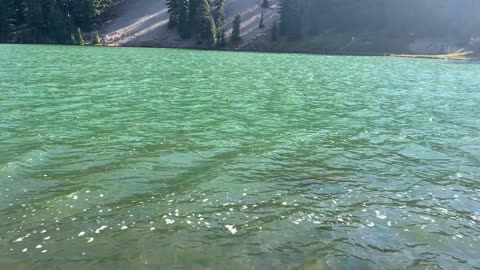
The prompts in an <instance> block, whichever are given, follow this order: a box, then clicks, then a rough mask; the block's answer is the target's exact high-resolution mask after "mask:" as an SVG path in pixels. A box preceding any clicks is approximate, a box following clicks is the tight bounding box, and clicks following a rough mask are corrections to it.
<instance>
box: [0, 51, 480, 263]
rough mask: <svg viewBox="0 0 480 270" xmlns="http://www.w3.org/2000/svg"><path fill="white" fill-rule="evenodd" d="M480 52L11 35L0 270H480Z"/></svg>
mask: <svg viewBox="0 0 480 270" xmlns="http://www.w3.org/2000/svg"><path fill="white" fill-rule="evenodd" d="M479 74H480V65H478V64H463V63H454V62H447V61H430V60H409V59H393V58H384V57H379V58H370V57H330V56H312V55H287V54H285V55H275V54H249V53H230V52H207V51H190V50H171V49H134V48H131V49H129V48H92V47H61V46H13V45H12V46H7V45H2V46H0V91H1V92H0V143H1V144H0V145H1V147H0V149H1V150H0V269H89V270H90V269H107V270H108V269H116V270H117V269H232V270H235V269H401V268H405V269H430V270H433V269H480V256H479V255H480V182H479V181H480V75H479Z"/></svg>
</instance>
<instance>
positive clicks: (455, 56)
mask: <svg viewBox="0 0 480 270" xmlns="http://www.w3.org/2000/svg"><path fill="white" fill-rule="evenodd" d="M0 45H52V46H76V47H104V48H146V49H178V50H195V51H216V52H245V53H268V54H303V55H323V56H358V57H394V58H410V59H431V60H455V61H467V62H476V61H480V55H478V54H475V53H473V52H472V51H467V52H460V53H451V54H393V53H384V54H381V53H373V52H372V53H354V52H352V53H335V52H331V53H328V52H315V51H301V50H298V51H288V52H287V51H274V50H253V49H239V48H226V49H217V48H201V47H174V46H153V45H152V46H149V45H143V46H128V45H126V46H125V45H122V46H118V45H109V44H97V45H93V44H85V45H69V44H48V43H0Z"/></svg>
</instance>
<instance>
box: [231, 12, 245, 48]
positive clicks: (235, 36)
mask: <svg viewBox="0 0 480 270" xmlns="http://www.w3.org/2000/svg"><path fill="white" fill-rule="evenodd" d="M241 23H242V18H241V17H240V14H237V15H235V18H234V19H233V30H232V36H231V40H232V42H233V43H235V42H240V41H241V40H242V38H241V37H240V24H241Z"/></svg>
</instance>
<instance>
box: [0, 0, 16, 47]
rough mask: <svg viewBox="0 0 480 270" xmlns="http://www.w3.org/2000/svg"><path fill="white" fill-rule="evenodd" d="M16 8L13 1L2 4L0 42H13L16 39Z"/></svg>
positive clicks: (0, 7)
mask: <svg viewBox="0 0 480 270" xmlns="http://www.w3.org/2000/svg"><path fill="white" fill-rule="evenodd" d="M15 35H16V33H15V6H14V2H13V1H12V0H2V1H1V3H0V42H12V41H14V39H15Z"/></svg>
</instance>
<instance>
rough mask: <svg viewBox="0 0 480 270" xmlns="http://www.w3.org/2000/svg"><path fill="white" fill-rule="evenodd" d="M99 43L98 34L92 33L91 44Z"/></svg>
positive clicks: (96, 32)
mask: <svg viewBox="0 0 480 270" xmlns="http://www.w3.org/2000/svg"><path fill="white" fill-rule="evenodd" d="M100 42H101V38H100V35H99V34H98V31H95V32H94V33H93V39H92V44H99V43H100Z"/></svg>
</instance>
